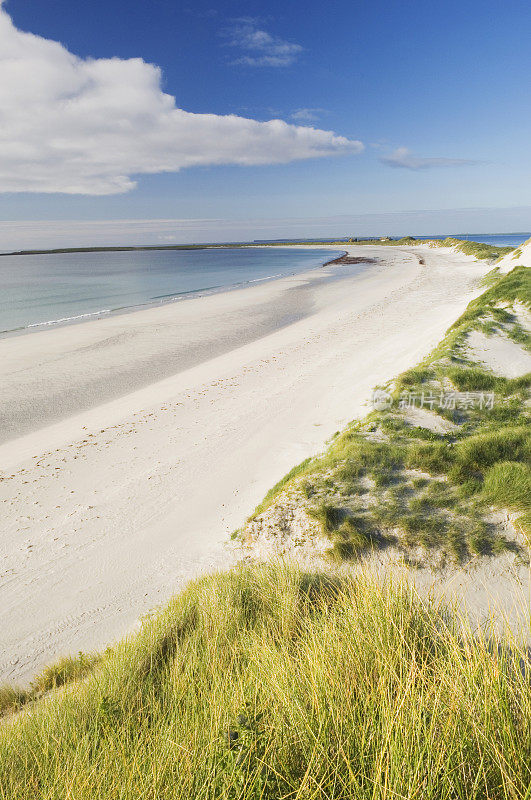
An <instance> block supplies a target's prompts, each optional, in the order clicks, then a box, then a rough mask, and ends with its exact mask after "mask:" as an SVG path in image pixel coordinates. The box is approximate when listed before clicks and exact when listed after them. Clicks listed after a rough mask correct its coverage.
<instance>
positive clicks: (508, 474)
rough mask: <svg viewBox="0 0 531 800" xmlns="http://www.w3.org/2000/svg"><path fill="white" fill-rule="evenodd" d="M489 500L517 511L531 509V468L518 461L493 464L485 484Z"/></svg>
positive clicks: (484, 489) (486, 475)
mask: <svg viewBox="0 0 531 800" xmlns="http://www.w3.org/2000/svg"><path fill="white" fill-rule="evenodd" d="M483 494H484V496H485V497H486V498H487V500H488V501H489V502H491V503H494V504H496V505H498V506H504V507H505V508H509V509H513V510H516V511H530V510H531V469H530V468H529V465H528V464H525V463H524V464H522V463H519V462H517V461H499V462H497V463H496V464H494V465H493V466H491V467H490V468H489V469H488V470H487V472H486V474H485V481H484V484H483Z"/></svg>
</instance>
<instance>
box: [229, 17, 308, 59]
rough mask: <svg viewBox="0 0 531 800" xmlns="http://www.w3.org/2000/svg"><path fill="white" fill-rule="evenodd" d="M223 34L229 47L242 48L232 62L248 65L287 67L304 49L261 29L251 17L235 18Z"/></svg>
mask: <svg viewBox="0 0 531 800" xmlns="http://www.w3.org/2000/svg"><path fill="white" fill-rule="evenodd" d="M224 35H225V36H226V37H227V40H228V41H227V44H228V45H229V46H230V47H237V48H238V49H239V50H243V55H241V56H239V57H238V58H236V59H235V60H234V61H233V62H232V63H233V64H245V65H246V66H249V67H289V66H291V64H293V63H294V62H295V61H296V60H297V58H298V57H299V56H300V54H301V53H302V52H303V50H304V48H303V47H302V46H301V45H300V44H295V43H294V42H287V41H286V40H285V39H281V38H280V37H279V36H272V35H271V34H270V33H268V32H267V31H264V30H262V29H261V28H259V27H258V24H257V21H256V20H255V19H253V18H252V17H242V18H241V19H237V20H235V21H234V24H233V26H232V27H231V28H230V29H229V30H227V31H225V33H224Z"/></svg>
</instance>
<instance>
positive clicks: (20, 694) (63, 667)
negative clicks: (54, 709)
mask: <svg viewBox="0 0 531 800" xmlns="http://www.w3.org/2000/svg"><path fill="white" fill-rule="evenodd" d="M100 659H101V655H99V654H98V653H89V654H88V653H78V654H77V656H64V657H63V658H61V659H59V661H56V662H55V664H51V665H50V666H48V667H45V668H44V669H43V670H42V672H39V673H38V674H37V675H36V676H35V678H34V679H33V681H32V682H31V685H30V686H29V687H28V688H21V687H13V686H9V685H4V686H0V716H1V715H2V714H9V713H12V712H15V711H19V710H20V709H21V708H22V707H23V706H25V705H26V704H28V703H31V702H33V701H34V700H37V699H39V698H40V697H42V695H43V694H45V693H46V692H49V691H51V690H52V689H57V688H58V687H59V686H64V685H65V684H67V683H70V682H72V681H77V680H80V679H81V678H83V677H84V676H85V675H87V674H88V673H89V672H91V671H92V669H93V668H94V667H95V666H96V664H97V663H98V662H99V660H100Z"/></svg>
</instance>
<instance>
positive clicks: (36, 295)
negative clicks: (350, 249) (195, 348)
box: [0, 248, 345, 334]
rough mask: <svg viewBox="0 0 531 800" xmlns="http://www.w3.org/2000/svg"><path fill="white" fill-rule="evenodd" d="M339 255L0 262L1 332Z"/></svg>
mask: <svg viewBox="0 0 531 800" xmlns="http://www.w3.org/2000/svg"><path fill="white" fill-rule="evenodd" d="M344 252H345V251H344V250H339V249H338V250H332V249H330V250H327V251H326V252H323V250H295V249H292V248H274V249H273V248H271V249H269V248H268V249H256V250H255V249H247V248H245V249H244V248H229V249H205V250H148V251H146V250H136V251H127V252H107V253H60V254H46V255H24V256H2V257H1V258H0V334H7V333H12V332H15V331H18V332H21V331H27V332H29V331H33V330H39V329H42V328H49V327H51V326H56V325H62V324H67V323H72V322H76V321H82V320H85V319H90V318H95V317H97V316H104V315H107V314H111V313H113V312H117V311H123V310H126V309H132V308H135V307H139V306H144V305H149V304H158V303H165V302H170V301H172V300H177V299H179V298H184V297H187V296H190V295H193V294H202V293H209V292H214V291H219V290H222V289H226V288H229V287H237V286H244V285H249V284H252V283H256V282H259V281H266V280H268V279H271V278H276V277H282V276H284V275H291V274H294V273H297V272H302V271H304V270H306V269H312V268H315V267H319V266H321V265H322V264H324V263H325V262H327V261H330V260H331V259H332V258H335V257H336V256H339V255H341V253H344Z"/></svg>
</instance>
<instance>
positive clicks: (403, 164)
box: [380, 147, 479, 170]
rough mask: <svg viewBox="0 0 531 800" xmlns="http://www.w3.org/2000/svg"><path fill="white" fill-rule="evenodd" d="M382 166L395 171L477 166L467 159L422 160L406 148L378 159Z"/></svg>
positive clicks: (399, 148) (475, 162)
mask: <svg viewBox="0 0 531 800" xmlns="http://www.w3.org/2000/svg"><path fill="white" fill-rule="evenodd" d="M380 161H381V162H382V164H386V165H387V166H388V167H395V168H397V169H413V170H419V169H433V168H434V167H468V166H470V165H472V164H478V163H479V162H478V161H472V160H471V159H468V158H422V157H420V156H415V155H413V154H412V153H411V151H410V150H408V148H407V147H397V148H396V150H393V152H392V153H390V154H389V155H388V156H382V157H381V158H380Z"/></svg>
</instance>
